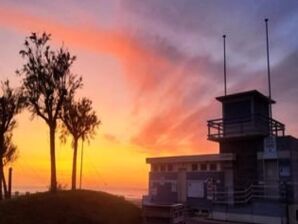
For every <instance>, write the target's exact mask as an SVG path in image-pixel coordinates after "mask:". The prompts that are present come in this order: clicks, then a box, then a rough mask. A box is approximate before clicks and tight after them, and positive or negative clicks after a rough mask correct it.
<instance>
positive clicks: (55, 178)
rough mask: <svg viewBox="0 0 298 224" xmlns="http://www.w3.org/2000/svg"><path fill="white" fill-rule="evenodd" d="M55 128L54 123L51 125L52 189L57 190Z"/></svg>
mask: <svg viewBox="0 0 298 224" xmlns="http://www.w3.org/2000/svg"><path fill="white" fill-rule="evenodd" d="M55 129H56V127H55V126H54V125H52V126H50V157H51V186H50V191H51V192H56V191H57V177H56V153H55Z"/></svg>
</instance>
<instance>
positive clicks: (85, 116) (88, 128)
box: [60, 98, 100, 190]
mask: <svg viewBox="0 0 298 224" xmlns="http://www.w3.org/2000/svg"><path fill="white" fill-rule="evenodd" d="M61 119H62V121H63V124H62V129H61V136H60V137H61V140H62V141H63V142H65V141H66V137H67V136H68V135H69V134H70V135H72V138H73V140H72V146H73V162H72V183H71V188H72V190H75V189H76V172H77V153H78V141H79V139H81V140H82V142H83V141H85V140H88V141H89V140H90V139H91V138H92V137H93V136H94V135H95V129H96V128H97V127H98V125H99V124H100V120H99V119H98V118H97V116H96V113H95V111H94V110H93V108H92V101H91V100H89V99H87V98H83V99H82V100H79V101H78V102H75V101H74V100H73V99H69V100H68V101H67V103H65V104H64V105H63V111H62V114H61Z"/></svg>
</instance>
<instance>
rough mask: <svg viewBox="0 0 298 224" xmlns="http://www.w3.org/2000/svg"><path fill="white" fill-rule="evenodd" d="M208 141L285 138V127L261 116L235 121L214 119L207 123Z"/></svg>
mask: <svg viewBox="0 0 298 224" xmlns="http://www.w3.org/2000/svg"><path fill="white" fill-rule="evenodd" d="M207 126H208V139H209V140H211V141H222V140H227V139H232V138H243V137H253V136H267V135H273V136H284V133H285V125H284V124H282V123H280V122H279V121H276V120H274V119H272V118H269V117H265V116H262V115H260V114H252V115H250V116H244V117H238V118H235V119H223V118H220V119H213V120H209V121H207Z"/></svg>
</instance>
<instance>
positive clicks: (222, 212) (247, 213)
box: [211, 201, 287, 224]
mask: <svg viewBox="0 0 298 224" xmlns="http://www.w3.org/2000/svg"><path fill="white" fill-rule="evenodd" d="M286 212H287V209H286V206H285V205H284V204H281V203H279V202H278V201H255V202H251V203H249V204H246V205H235V206H224V205H217V206H214V207H213V210H212V212H211V218H213V219H217V220H223V221H236V222H244V223H258V224H284V223H286V219H287V215H286Z"/></svg>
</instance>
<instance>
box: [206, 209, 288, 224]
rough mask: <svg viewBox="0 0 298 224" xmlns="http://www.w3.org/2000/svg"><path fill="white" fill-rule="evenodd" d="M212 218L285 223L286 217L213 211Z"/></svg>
mask: <svg viewBox="0 0 298 224" xmlns="http://www.w3.org/2000/svg"><path fill="white" fill-rule="evenodd" d="M211 218H212V219H216V220H221V221H234V222H244V223H258V224H283V223H286V219H285V218H282V217H272V216H261V215H253V214H237V213H226V212H215V211H214V212H212V213H211Z"/></svg>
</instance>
